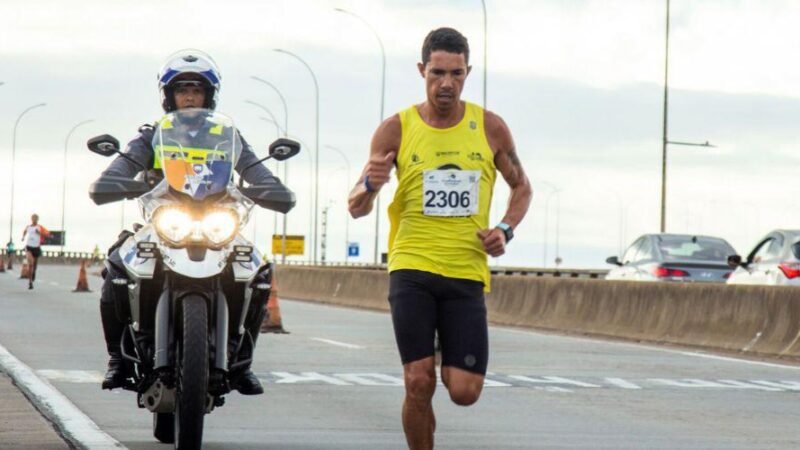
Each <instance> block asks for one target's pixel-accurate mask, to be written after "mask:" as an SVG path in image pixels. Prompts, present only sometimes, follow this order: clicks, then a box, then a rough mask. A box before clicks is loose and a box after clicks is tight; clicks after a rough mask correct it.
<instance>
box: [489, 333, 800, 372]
mask: <svg viewBox="0 0 800 450" xmlns="http://www.w3.org/2000/svg"><path fill="white" fill-rule="evenodd" d="M489 328H490V329H492V330H498V331H502V332H506V333H513V334H527V335H533V336H539V337H559V338H565V339H574V340H576V341H584V342H586V341H588V342H593V343H595V344H600V343H602V344H607V345H609V346H621V347H633V348H637V349H647V350H654V351H658V352H665V353H674V354H678V355H684V356H694V357H698V358H708V359H716V360H720V361H727V362H734V363H743V364H753V365H757V366H763V367H771V368H775V369H791V370H800V365H789V364H777V363H768V362H764V361H753V360H750V359H744V358H733V357H730V356H719V355H712V354H708V353H701V352H689V351H685V350H674V349H670V348H665V347H657V346H655V345H647V344H633V343H630V342H615V341H607V340H603V339H602V338H596V339H592V338H588V337H580V336H571V335H567V334H558V333H544V332H541V331H532V330H518V329H515V328H505V327H502V326H498V325H494V326H490V327H489Z"/></svg>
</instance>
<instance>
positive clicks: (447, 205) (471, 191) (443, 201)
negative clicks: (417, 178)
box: [422, 170, 481, 217]
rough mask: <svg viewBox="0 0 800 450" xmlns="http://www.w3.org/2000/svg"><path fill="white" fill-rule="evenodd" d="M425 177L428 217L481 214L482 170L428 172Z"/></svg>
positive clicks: (425, 203)
mask: <svg viewBox="0 0 800 450" xmlns="http://www.w3.org/2000/svg"><path fill="white" fill-rule="evenodd" d="M422 176H423V181H422V194H423V195H422V213H423V214H425V215H426V216H438V217H463V216H472V215H475V214H477V213H478V187H479V186H478V183H479V181H480V179H481V171H480V170H426V171H424V172H423V175H422Z"/></svg>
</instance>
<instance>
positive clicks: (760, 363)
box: [664, 349, 800, 370]
mask: <svg viewBox="0 0 800 450" xmlns="http://www.w3.org/2000/svg"><path fill="white" fill-rule="evenodd" d="M664 351H667V352H670V353H678V354H681V355H686V356H696V357H698V358H708V359H716V360H719V361H730V362H737V363H745V364H753V365H756V366H764V367H774V368H778V369H791V370H800V366H790V365H787V364H775V363H768V362H764V361H751V360H749V359H739V358H731V357H729V356H718V355H709V354H707V353H698V352H684V351H677V350H668V349H664Z"/></svg>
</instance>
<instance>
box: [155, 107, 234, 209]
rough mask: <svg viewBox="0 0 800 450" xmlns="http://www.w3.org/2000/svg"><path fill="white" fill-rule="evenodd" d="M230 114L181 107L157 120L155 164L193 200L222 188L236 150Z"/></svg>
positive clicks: (173, 183)
mask: <svg viewBox="0 0 800 450" xmlns="http://www.w3.org/2000/svg"><path fill="white" fill-rule="evenodd" d="M239 142H240V140H239V136H238V133H237V131H236V128H235V127H234V126H233V120H231V118H230V117H228V116H226V115H224V114H220V113H218V112H215V111H211V110H207V109H194V108H192V109H183V110H178V111H174V112H171V113H169V114H166V115H165V116H164V117H162V118H161V120H159V121H158V123H157V126H156V130H155V134H154V136H153V149H154V150H155V155H156V164H155V167H156V168H160V169H161V170H162V171H163V172H164V178H165V179H166V180H167V183H168V184H169V186H170V187H171V188H172V189H173V190H175V191H177V192H180V193H182V194H186V195H188V196H190V197H192V198H193V199H195V200H203V199H205V198H207V197H209V196H212V195H215V194H219V193H221V192H225V191H226V189H227V186H228V183H230V182H231V180H232V178H231V177H232V175H233V168H234V167H235V166H236V157H237V155H238V153H239V148H238V147H239V145H240V144H239Z"/></svg>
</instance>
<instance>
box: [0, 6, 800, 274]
mask: <svg viewBox="0 0 800 450" xmlns="http://www.w3.org/2000/svg"><path fill="white" fill-rule="evenodd" d="M335 7H342V8H345V9H348V10H350V11H352V12H354V13H356V14H358V15H360V16H361V17H363V18H364V19H365V20H366V21H367V22H369V23H370V24H371V25H372V26H373V28H374V29H375V30H377V31H378V33H379V34H380V36H381V38H382V40H383V43H384V46H385V49H386V61H387V65H386V107H385V111H386V112H385V116H388V115H390V114H393V113H394V112H396V111H398V110H400V109H403V108H406V107H408V106H410V105H411V104H413V103H418V102H421V101H422V100H424V85H423V80H422V79H421V78H420V77H419V75H418V74H417V73H416V67H415V63H416V62H417V61H418V60H419V58H420V57H419V51H420V46H421V43H422V39H423V38H424V36H425V34H426V33H427V32H428V31H430V30H431V29H433V28H435V27H438V26H445V25H446V26H452V27H455V28H457V29H459V30H461V31H462V32H463V33H464V34H465V35H466V36H467V37H468V39H469V41H470V44H471V48H472V58H471V63H472V65H473V72H472V74H471V75H470V77H469V78H468V81H467V87H466V89H465V92H464V98H465V99H467V100H470V101H473V102H476V103H479V104H480V103H481V102H482V97H483V92H482V86H483V69H484V67H483V49H484V41H483V34H482V23H483V22H482V14H481V4H480V1H478V0H474V1H473V0H470V1H466V0H459V1H445V0H438V1H437V0H426V1H421V0H420V1H417V0H403V1H401V0H394V1H390V0H384V1H377V0H371V1H367V0H341V1H323V0H293V1H265V0H228V1H226V2H210V1H198V0H194V1H172V2H163V1H147V0H145V1H135V2H134V1H119V2H108V1H95V0H82V1H74V2H63V1H61V0H26V1H18V0H3V1H2V13H3V14H2V16H0V17H1V18H0V61H2V64H0V81H2V82H5V84H4V85H2V86H0V236H3V238H2V240H3V242H5V241H6V240H7V237H8V234H9V217H8V211H9V208H10V202H9V198H10V195H9V194H10V191H11V161H12V158H11V153H12V152H11V147H12V141H13V129H14V123H15V120H16V118H17V117H18V115H19V114H20V113H21V112H22V111H23V110H25V108H27V107H28V106H31V105H34V104H36V103H39V102H46V103H47V106H46V107H43V108H38V109H35V110H32V111H31V112H29V113H28V114H27V115H25V116H24V117H23V119H22V120H21V121H20V123H19V126H18V130H17V136H16V137H17V146H16V162H15V165H14V166H15V169H14V170H15V171H14V174H15V205H14V230H13V237H14V239H15V240H16V241H17V242H18V245H19V239H20V237H21V232H22V227H23V226H24V225H25V224H26V223H27V222H28V218H29V216H30V214H31V213H32V212H38V213H39V215H40V216H41V221H42V223H43V224H44V225H45V226H47V227H48V228H51V229H59V228H61V192H62V190H61V189H62V188H61V186H62V180H63V178H62V174H63V167H64V159H63V158H64V156H63V155H64V147H65V138H66V136H67V133H68V131H69V130H70V129H71V128H72V127H73V126H74V125H76V124H77V123H79V122H81V121H83V120H88V119H94V122H92V123H89V124H87V125H83V126H81V127H80V128H78V129H77V130H76V131H75V132H74V133H73V135H72V137H71V139H70V141H69V143H68V144H69V146H68V160H67V171H68V175H67V190H66V198H67V202H66V203H67V205H66V216H65V222H66V226H65V228H66V229H67V241H68V245H67V247H68V249H74V250H91V248H92V247H94V245H95V244H98V245H100V247H101V248H105V247H107V246H108V245H110V244H111V243H112V242H113V241H114V238H115V237H116V235H117V233H118V231H119V228H120V226H121V221H122V211H123V207H121V206H120V205H119V204H113V205H107V206H102V207H97V206H95V205H94V204H93V203H91V201H89V199H88V197H87V195H86V192H87V188H88V185H89V183H91V182H92V181H93V180H94V179H95V178H96V177H97V176H98V175H99V173H100V172H101V171H102V170H103V168H104V167H105V166H106V165H107V164H108V163H109V162H110V161H109V160H105V159H103V158H101V157H99V156H96V155H93V154H90V153H89V152H88V151H87V150H85V145H84V142H85V141H86V139H88V138H89V137H91V136H94V135H97V134H101V133H110V134H113V135H115V136H117V137H118V138H119V139H120V140H121V141H123V142H125V141H127V140H129V139H130V138H132V137H133V136H134V134H135V133H136V129H137V128H138V126H139V125H141V124H143V123H147V122H153V121H155V120H156V119H157V118H158V117H159V116H160V114H161V109H160V106H159V97H158V92H157V86H156V73H157V71H158V69H159V67H160V66H161V64H162V62H163V60H164V59H165V58H166V57H167V56H168V55H169V54H171V53H172V52H174V51H176V50H178V49H181V48H185V47H194V48H199V49H202V50H204V51H206V52H208V53H210V54H211V55H212V56H214V58H215V59H216V60H217V62H218V63H219V65H220V68H221V71H222V76H223V80H222V82H223V87H222V91H221V93H220V97H221V101H220V104H219V107H218V109H219V110H220V111H222V112H224V113H226V114H229V115H231V116H232V117H233V118H234V120H235V121H236V123H237V125H238V127H239V128H240V129H241V131H242V133H243V135H244V136H245V137H246V138H247V139H248V140H249V141H250V143H251V144H253V145H254V146H255V147H256V149H257V152H259V153H260V154H265V152H266V147H267V145H268V143H269V142H270V141H271V140H272V139H274V138H275V135H276V131H275V128H274V126H272V125H271V124H269V123H268V122H266V121H264V120H262V119H261V117H263V116H265V113H263V112H262V111H261V110H259V109H258V108H256V107H254V106H252V105H249V104H247V103H245V101H246V100H252V101H256V102H258V103H261V104H263V105H264V106H266V107H267V108H268V109H270V110H271V112H272V113H273V114H274V115H275V116H276V117H277V118H278V120H279V121H280V122H281V123H283V119H284V112H283V107H282V105H281V103H280V101H279V99H278V97H277V96H276V95H275V94H274V93H273V92H272V91H270V90H269V88H267V87H266V86H264V85H261V84H259V83H257V82H256V81H253V80H251V79H250V76H252V75H257V76H260V77H262V78H264V79H267V80H269V81H270V82H272V83H273V84H275V85H276V86H278V88H279V89H280V90H281V92H282V93H283V94H284V96H285V97H286V100H287V103H288V112H289V120H288V124H289V133H290V134H291V135H293V136H296V137H298V138H299V139H300V140H302V141H303V142H304V143H305V144H306V147H305V148H304V154H301V155H298V156H297V157H296V158H295V159H294V160H292V161H291V162H290V163H289V169H290V173H289V180H288V182H289V185H290V186H291V187H292V189H294V190H295V191H296V192H297V194H298V204H297V207H296V209H295V210H293V211H292V212H291V213H290V214H289V232H290V233H292V234H308V233H309V228H310V227H309V224H310V223H311V222H310V216H311V213H313V211H312V210H311V203H310V195H309V194H310V193H311V192H312V189H313V186H312V184H311V183H310V181H311V178H310V172H309V162H310V160H311V159H310V156H311V155H313V153H314V136H315V134H314V89H313V82H312V80H311V77H310V75H309V74H308V72H307V70H306V69H305V68H304V67H303V66H302V65H300V63H298V62H297V61H295V60H293V59H291V58H290V57H288V56H286V55H283V54H280V53H275V52H273V51H272V49H274V48H284V49H286V50H290V51H292V52H294V53H297V54H298V55H300V56H301V57H302V58H303V59H305V60H306V61H307V62H308V64H309V65H310V66H311V67H312V68H313V70H314V72H315V74H316V77H317V79H318V82H319V88H320V106H321V107H320V178H319V188H320V206H321V207H323V206H325V205H329V206H330V209H329V213H330V216H329V218H328V238H327V239H328V240H327V245H328V255H327V256H328V259H329V260H333V261H341V260H343V259H344V254H345V228H346V225H347V224H346V217H347V214H346V196H347V190H348V188H349V186H350V185H351V184H352V183H353V182H354V181H355V179H356V177H357V176H358V174H359V172H360V170H361V168H362V166H363V164H364V162H365V160H366V155H367V152H368V144H369V140H370V137H371V135H372V133H373V131H374V129H375V126H376V125H377V124H378V121H379V112H380V111H379V106H380V52H379V47H378V44H377V42H376V41H375V39H374V37H373V36H372V34H371V32H370V31H369V29H368V28H367V27H366V26H365V25H364V24H363V23H361V22H359V21H358V20H356V19H355V18H353V17H351V16H347V15H344V14H341V13H337V12H335V11H334V8H335ZM487 10H488V22H489V36H488V93H487V97H488V101H487V103H488V105H487V107H488V108H489V109H491V110H493V111H495V112H497V113H498V114H500V115H501V116H502V117H503V118H504V119H505V120H506V121H507V122H508V124H509V126H510V128H511V131H512V133H513V135H514V137H515V140H516V144H517V148H518V152H519V154H520V157H521V160H522V162H523V164H524V166H525V168H526V170H527V172H528V174H529V177H530V178H531V180H532V182H533V186H534V190H535V193H534V200H533V204H532V208H531V210H530V212H529V214H528V216H527V218H526V219H525V221H524V222H523V224H522V225H521V226H520V227H519V228H518V230H517V231H516V235H517V238H516V239H515V240H514V241H513V243H512V245H511V246H510V247H509V249H508V253H507V255H506V256H504V257H502V258H499V259H497V260H493V261H492V264H500V265H510V266H541V265H542V264H543V263H544V259H543V258H544V248H545V246H544V243H545V229H546V231H547V242H548V244H549V247H548V249H547V264H548V266H552V265H553V262H552V261H553V259H554V258H555V256H556V247H555V246H556V229H558V245H559V254H560V256H561V257H562V258H563V260H564V265H565V266H569V267H604V266H605V264H604V260H605V258H606V257H607V256H610V255H614V254H617V253H618V252H619V249H620V247H621V246H627V245H628V244H629V243H630V242H632V241H633V240H634V239H635V238H636V237H637V236H638V235H640V234H643V233H650V232H657V231H658V226H659V201H660V183H661V178H660V177H661V133H662V101H663V82H664V30H665V27H664V25H665V24H664V21H665V3H664V1H662V0H618V1H609V0H567V1H564V0H547V1H545V0H503V1H500V0H496V1H493V0H487ZM797 23H800V3H798V2H796V1H793V0H770V1H768V2H767V1H758V0H693V1H690V0H672V23H671V38H670V70H669V80H670V81H669V84H670V109H669V138H670V139H671V140H676V141H688V142H704V141H710V142H711V143H712V144H713V145H715V148H711V149H708V148H704V147H685V146H671V147H670V148H669V174H668V203H667V209H668V213H667V229H668V231H672V232H679V233H692V234H709V235H716V236H719V237H723V238H725V239H727V240H729V241H730V242H731V244H732V245H733V246H734V247H735V248H736V249H737V250H738V251H739V252H740V253H747V252H748V251H749V250H750V247H752V245H753V244H755V242H756V241H757V240H758V239H759V238H760V237H761V236H762V235H764V234H766V233H767V232H768V231H770V230H772V229H775V228H800V226H799V225H798V221H799V220H800V212H795V208H794V205H795V198H797V197H798V194H800V187H796V183H795V182H794V178H793V175H794V172H795V171H794V170H793V169H794V168H795V166H796V164H797V163H798V159H800V158H799V157H798V152H797V147H798V139H797V137H796V136H797V123H800V95H798V94H797V93H798V92H800V63H798V58H797V57H796V56H795V55H796V53H797V51H796V49H797V46H798V43H800V28H799V27H797ZM326 145H330V146H334V147H336V148H339V149H341V150H342V151H343V152H344V153H345V154H346V155H347V157H348V159H349V162H350V165H351V169H350V176H349V179H348V176H347V170H346V168H345V162H344V159H343V158H342V157H341V156H339V155H338V154H337V153H335V152H332V151H330V150H328V149H326V148H325V146H326ZM500 183H502V179H500ZM553 189H559V190H560V193H559V194H558V195H552V196H551V194H550V193H551V192H552V191H553ZM392 194H393V186H389V189H387V190H386V191H385V192H384V193H383V195H382V199H383V203H382V208H383V211H381V219H382V223H381V230H382V236H381V239H380V242H381V250H382V251H385V249H386V236H385V232H386V230H387V229H388V220H387V219H386V213H385V207H386V206H388V204H389V202H390V200H391V196H392ZM507 194H508V190H507V189H506V188H505V187H503V186H499V187H498V189H497V196H496V197H497V201H496V202H495V203H496V206H497V207H498V208H496V209H502V208H503V207H504V202H505V201H506V199H507ZM548 198H549V201H548ZM546 206H549V208H547V209H546ZM374 214H375V213H373V215H371V216H370V217H368V218H362V219H359V220H357V221H354V220H350V221H349V225H347V227H348V228H349V237H350V240H351V241H357V242H359V243H360V246H361V254H362V256H361V257H360V258H357V259H356V260H357V261H363V262H369V261H371V260H372V254H373V242H374V240H373V239H374V234H373V233H374V226H375V221H374V220H375V216H374ZM501 216H502V211H500V210H495V211H494V212H493V214H492V220H493V221H496V220H499V218H500V217H501ZM273 217H274V215H273V214H272V213H271V212H266V211H261V212H259V213H258V214H257V223H256V228H255V229H256V230H257V233H256V234H255V239H256V241H257V243H258V244H259V247H261V248H265V247H266V246H267V243H268V239H269V236H270V235H271V234H272V232H273ZM320 217H321V216H320ZM124 219H125V224H126V226H130V223H132V222H133V221H135V220H139V217H138V212H137V207H136V203H135V202H127V204H126V205H125V206H124ZM545 219H547V220H548V223H547V227H545ZM253 230H254V227H253V225H252V224H251V225H250V226H249V227H248V230H247V232H246V235H248V236H250V237H253V235H254V231H253Z"/></svg>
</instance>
